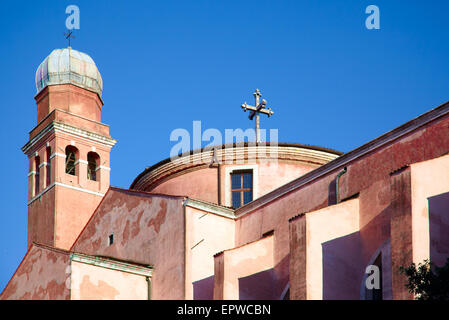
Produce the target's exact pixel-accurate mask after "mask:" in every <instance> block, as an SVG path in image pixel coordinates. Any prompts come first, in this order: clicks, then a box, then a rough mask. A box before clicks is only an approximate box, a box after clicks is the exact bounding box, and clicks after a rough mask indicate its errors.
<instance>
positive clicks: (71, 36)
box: [64, 30, 75, 48]
mask: <svg viewBox="0 0 449 320" xmlns="http://www.w3.org/2000/svg"><path fill="white" fill-rule="evenodd" d="M72 33H73V31H68V30H67V33H65V32H64V35H65V38H66V39H67V40H68V41H69V48H70V38H73V39H75V36H74V35H73V34H72Z"/></svg>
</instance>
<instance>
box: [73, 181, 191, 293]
mask: <svg viewBox="0 0 449 320" xmlns="http://www.w3.org/2000/svg"><path fill="white" fill-rule="evenodd" d="M182 202H183V197H173V196H164V195H157V194H149V193H145V192H138V191H130V190H122V189H118V188H113V187H111V188H110V189H109V191H108V192H107V194H106V195H105V196H104V198H103V201H102V203H101V204H100V205H99V206H98V208H97V210H96V211H95V213H94V215H93V217H92V218H91V220H90V221H89V223H88V224H87V226H86V228H85V229H84V230H83V232H82V233H81V235H80V237H79V238H78V239H77V241H76V242H75V244H74V246H73V248H72V249H73V251H76V252H82V253H85V254H90V255H103V256H109V257H115V258H118V259H122V260H129V261H136V262H139V263H141V264H147V265H154V266H155V269H154V272H153V278H152V284H151V298H152V299H184V296H185V263H184V262H185V220H184V207H183V205H182ZM112 234H113V237H114V242H113V244H112V245H109V236H110V235H112Z"/></svg>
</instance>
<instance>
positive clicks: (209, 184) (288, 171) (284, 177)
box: [146, 160, 318, 205]
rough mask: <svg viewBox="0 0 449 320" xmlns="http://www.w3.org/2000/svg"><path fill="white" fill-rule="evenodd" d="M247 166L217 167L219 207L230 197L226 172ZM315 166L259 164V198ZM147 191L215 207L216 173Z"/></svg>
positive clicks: (199, 173) (187, 176)
mask: <svg viewBox="0 0 449 320" xmlns="http://www.w3.org/2000/svg"><path fill="white" fill-rule="evenodd" d="M246 165H247V164H241V165H238V164H233V165H225V164H223V165H221V166H220V204H222V205H227V204H226V203H225V198H226V193H230V185H229V184H228V187H227V188H226V180H230V178H231V177H230V175H229V174H228V175H226V168H235V170H238V169H239V167H245V166H246ZM317 167H318V165H316V164H312V163H310V164H307V163H304V162H300V161H297V162H294V161H284V160H279V161H278V163H272V162H268V161H259V162H258V163H257V170H256V171H255V172H253V174H254V175H256V174H257V175H258V181H259V183H258V186H257V189H258V196H261V195H264V194H266V193H268V192H270V191H272V190H274V189H275V188H277V187H279V186H281V185H283V184H285V183H287V182H290V181H291V180H293V179H295V178H298V177H300V176H302V175H303V174H305V173H307V172H309V171H311V170H313V169H315V168H317ZM146 191H151V192H156V193H165V194H171V195H177V194H183V195H186V196H189V197H191V198H195V199H200V200H204V201H209V202H212V203H216V204H217V203H218V202H219V201H218V170H217V168H216V167H213V168H210V167H208V166H206V167H205V168H201V169H196V170H195V171H191V172H187V173H184V174H180V175H177V176H173V177H172V178H170V179H168V180H166V181H164V182H162V183H160V184H159V185H157V186H156V187H154V188H152V189H147V190H146Z"/></svg>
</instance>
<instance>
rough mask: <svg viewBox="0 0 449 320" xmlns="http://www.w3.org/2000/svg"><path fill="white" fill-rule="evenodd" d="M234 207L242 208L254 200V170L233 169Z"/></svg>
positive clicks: (232, 189)
mask: <svg viewBox="0 0 449 320" xmlns="http://www.w3.org/2000/svg"><path fill="white" fill-rule="evenodd" d="M231 194H232V207H233V208H240V207H241V206H243V205H244V204H247V203H248V202H251V201H252V200H253V171H252V170H245V171H233V172H232V173H231Z"/></svg>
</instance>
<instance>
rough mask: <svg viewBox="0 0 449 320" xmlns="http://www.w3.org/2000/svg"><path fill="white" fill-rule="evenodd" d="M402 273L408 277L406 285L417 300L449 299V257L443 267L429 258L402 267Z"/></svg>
mask: <svg viewBox="0 0 449 320" xmlns="http://www.w3.org/2000/svg"><path fill="white" fill-rule="evenodd" d="M400 271H401V273H403V274H405V275H406V276H407V277H408V283H407V284H406V285H405V286H406V287H407V288H408V289H409V291H410V292H411V293H413V294H414V295H415V297H416V299H417V300H435V301H441V300H445V301H447V300H449V258H448V259H447V261H446V264H445V265H444V266H442V267H438V266H435V265H434V264H433V263H430V261H429V260H424V262H423V263H419V264H418V265H416V264H415V263H412V264H411V265H410V266H409V267H407V268H404V267H400Z"/></svg>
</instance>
